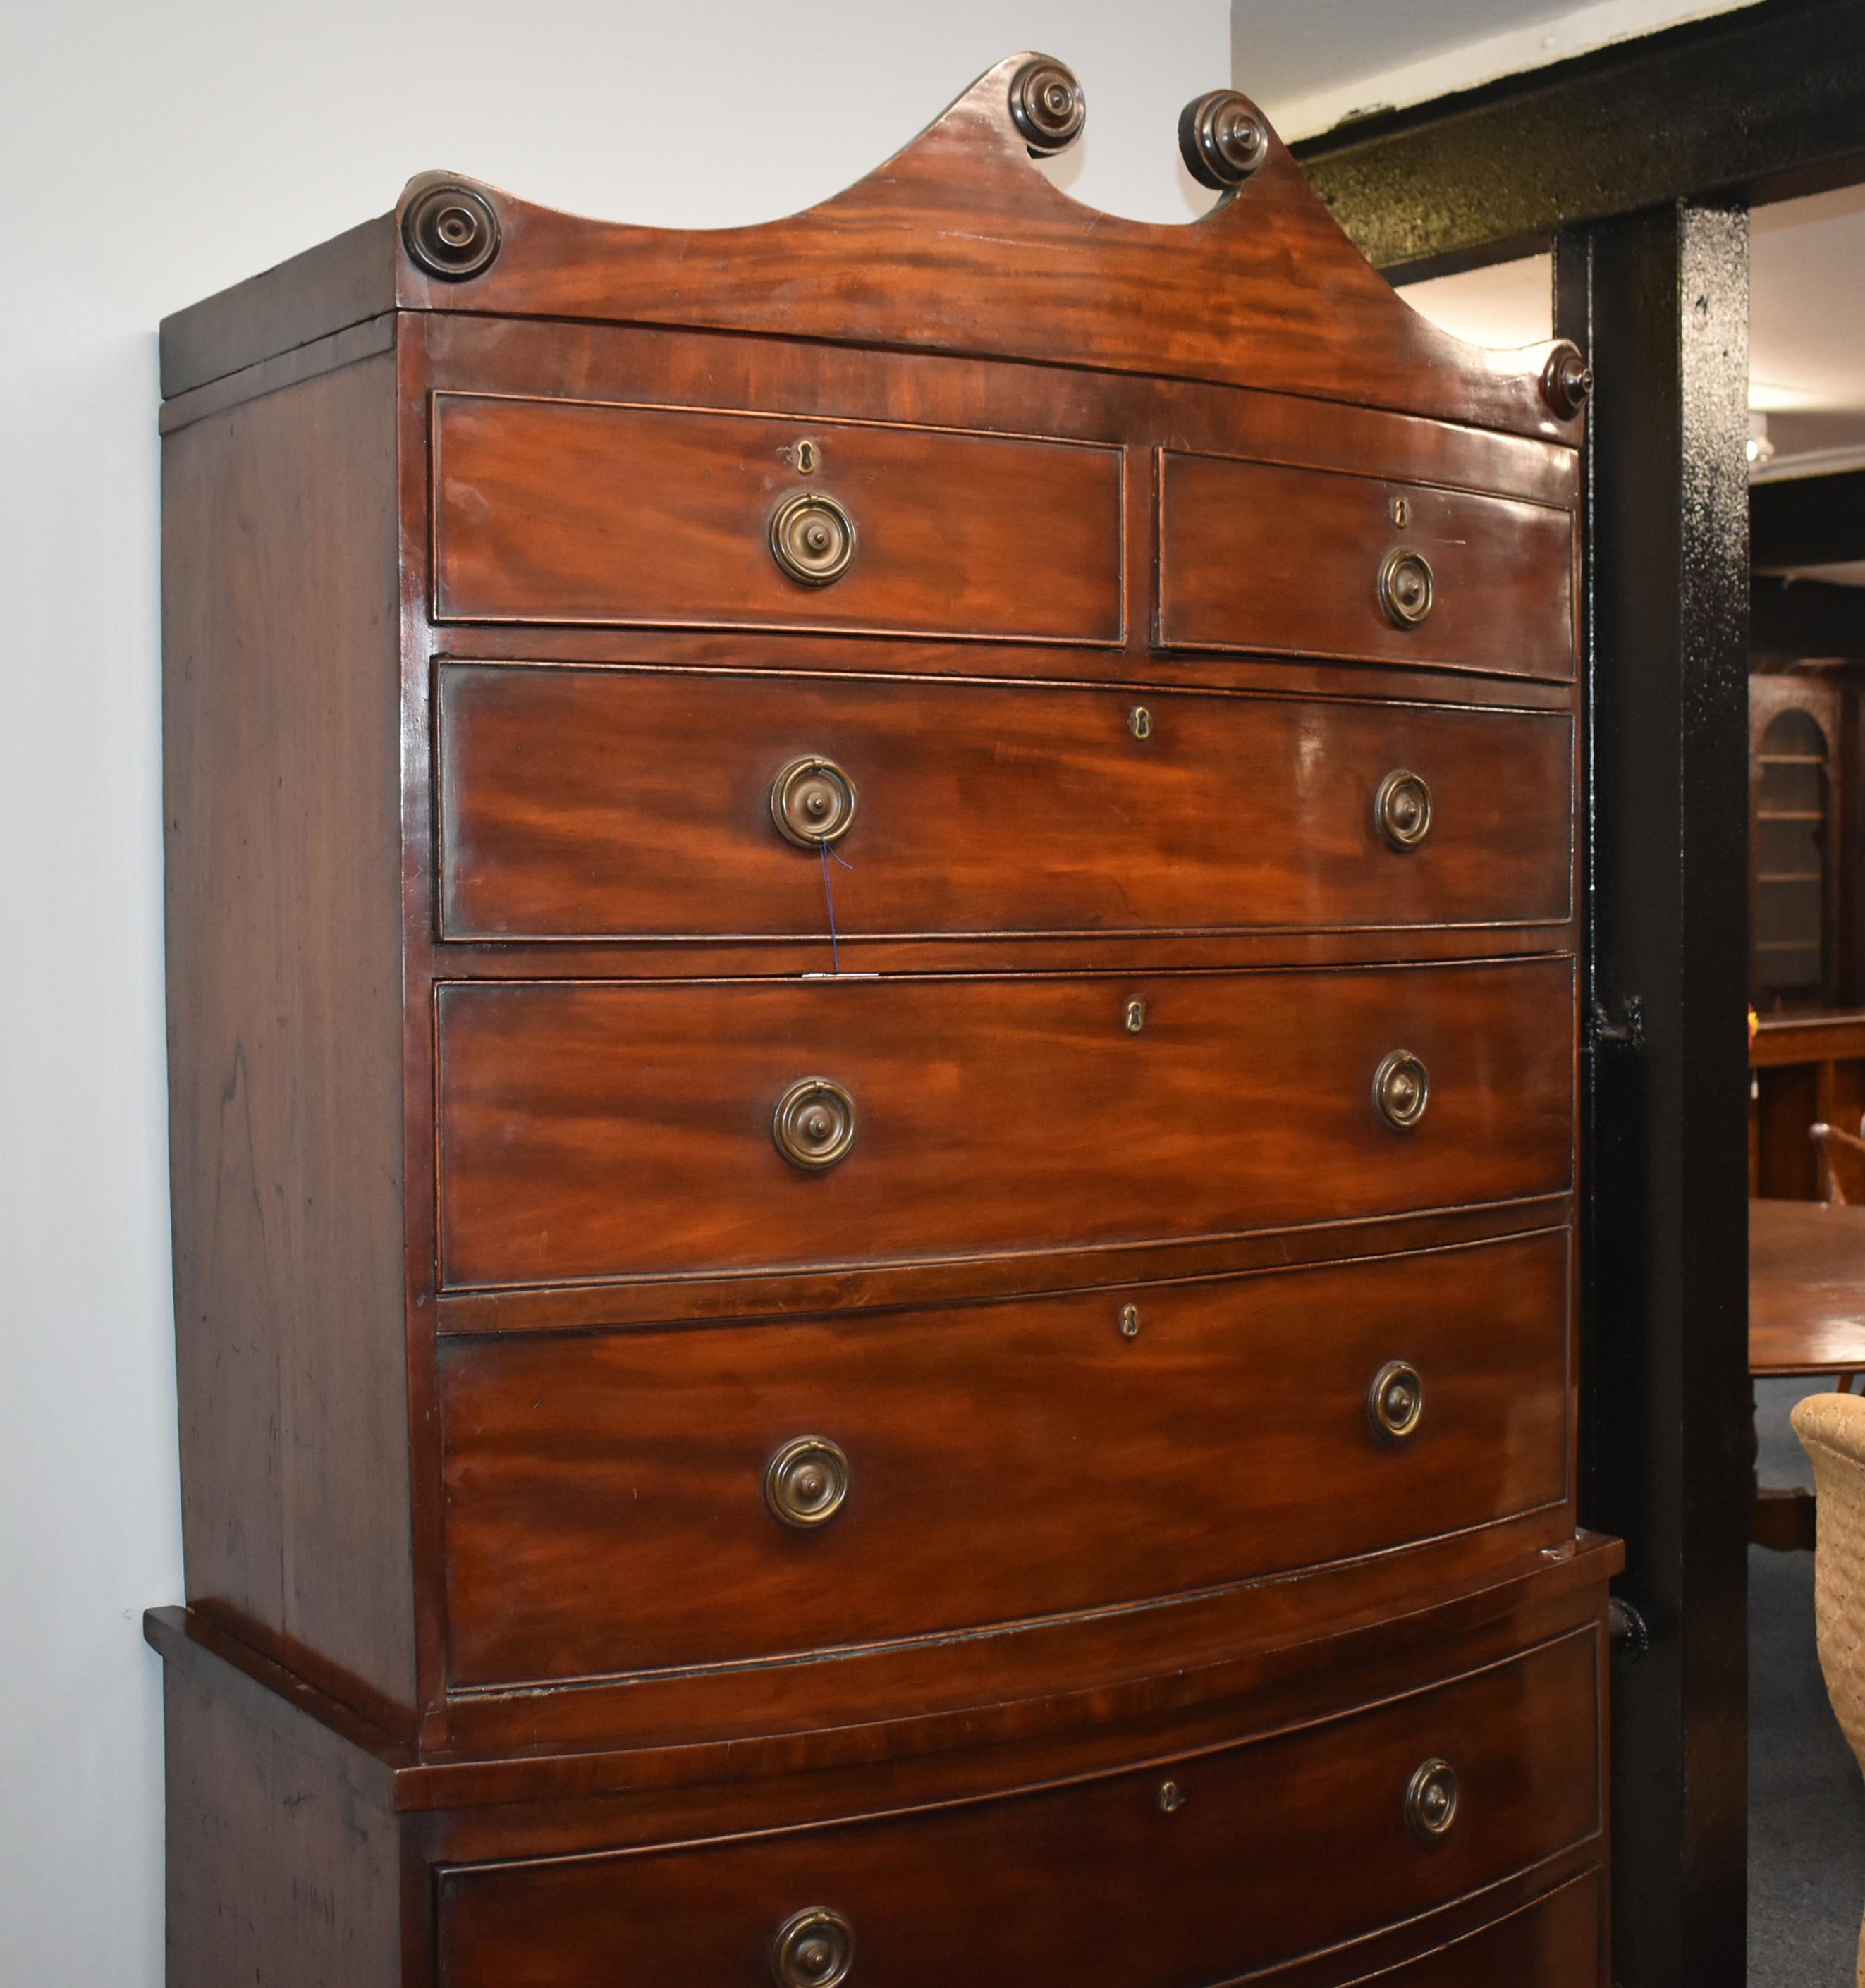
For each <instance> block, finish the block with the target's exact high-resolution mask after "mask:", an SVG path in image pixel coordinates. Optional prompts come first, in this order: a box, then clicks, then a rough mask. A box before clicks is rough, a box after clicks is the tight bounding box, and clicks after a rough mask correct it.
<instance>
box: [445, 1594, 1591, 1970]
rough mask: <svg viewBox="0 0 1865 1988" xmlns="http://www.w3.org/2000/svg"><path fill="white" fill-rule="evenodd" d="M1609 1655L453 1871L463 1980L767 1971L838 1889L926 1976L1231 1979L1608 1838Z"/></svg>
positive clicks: (857, 1929) (451, 1962) (862, 1946)
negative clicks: (981, 1786)
mask: <svg viewBox="0 0 1865 1988" xmlns="http://www.w3.org/2000/svg"><path fill="white" fill-rule="evenodd" d="M1598 1662H1599V1658H1598V1645H1597V1640H1596V1637H1595V1636H1594V1635H1593V1634H1592V1633H1590V1632H1587V1631H1580V1632H1578V1633H1576V1634H1574V1635H1569V1636H1568V1637H1565V1638H1562V1639H1561V1640H1560V1641H1556V1642H1553V1643H1551V1644H1547V1645H1543V1646H1542V1648H1538V1649H1536V1650H1533V1651H1531V1652H1528V1653H1527V1654H1526V1655H1523V1656H1521V1657H1518V1658H1515V1660H1513V1661H1512V1662H1507V1663H1503V1664H1500V1665H1495V1666H1493V1667H1491V1668H1486V1669H1483V1670H1480V1671H1477V1672H1474V1674H1472V1675H1467V1676H1464V1677H1460V1678H1457V1679H1454V1680H1453V1681H1451V1682H1447V1683H1445V1684H1444V1685H1440V1686H1438V1687H1437V1689H1432V1690H1427V1691H1424V1692H1420V1693H1418V1694H1417V1695H1415V1696H1406V1697H1402V1698H1400V1699H1394V1700H1392V1701H1389V1702H1386V1703H1385V1704H1383V1705H1379V1706H1373V1707H1370V1708H1369V1709H1366V1710H1363V1711H1356V1712H1349V1713H1346V1714H1345V1715H1343V1716H1340V1717H1338V1718H1335V1719H1329V1720H1325V1721H1323V1722H1321V1723H1316V1724H1314V1725H1312V1726H1304V1727H1301V1728H1298V1729H1295V1730H1294V1731H1290V1732H1285V1733H1281V1734H1278V1735H1276V1736H1273V1737H1266V1738H1264V1739H1259V1740H1257V1741H1256V1742H1255V1743H1253V1744H1251V1745H1247V1746H1241V1747H1227V1748H1220V1749H1216V1750H1212V1751H1210V1752H1202V1753H1185V1754H1181V1755H1176V1756H1175V1755H1169V1756H1165V1757H1163V1758H1161V1759H1159V1760H1156V1761H1155V1762H1153V1763H1149V1764H1148V1765H1146V1767H1141V1768H1139V1769H1137V1770H1133V1771H1131V1772H1129V1773H1124V1774H1115V1775H1112V1776H1108V1777H1095V1778H1092V1779H1089V1780H1084V1781H1081V1782H1078V1783H1075V1784H1072V1785H1068V1784H1065V1785H1063V1786H1061V1787H1056V1788H1054V1789H1051V1790H1046V1791H1044V1792H1041V1793H1037V1794H1028V1795H1024V1796H1022V1797H1017V1798H1016V1799H1014V1800H1007V1801H1003V1802H997V1803H989V1802H987V1803H977V1804H963V1805H960V1806H955V1807H947V1808H943V1809H940V1810H931V1811H928V1812H924V1813H921V1814H905V1815H898V1816H891V1817H881V1818H876V1819H875V1820H874V1821H868V1822H865V1823H863V1824H861V1825H859V1826H858V1827H851V1828H846V1829H841V1830H812V1831H802V1832H796V1833H781V1832H773V1833H772V1834H769V1835H767V1836H763V1837H761V1838H756V1839H754V1840H753V1841H749V1842H732V1843H723V1844H694V1845H692V1846H689V1847H685V1848H681V1849H679V1850H678V1851H672V1852H671V1853H669V1854H664V1855H659V1856H629V1857H624V1858H582V1859H577V1860H575V1861H569V1862H565V1863H560V1864H556V1865H548V1866H536V1865H533V1866H531V1867H529V1868H526V1867H524V1866H522V1865H521V1866H516V1867H513V1868H508V1869H506V1870H503V1871H463V1872H460V1873H458V1874H449V1875H448V1876H447V1878H445V1879H444V1880H443V1881H442V1892H441V1898H440V1908H439V1920H440V1948H441V1978H442V1981H443V1982H444V1983H446V1984H447V1988H482V1984H483V1985H484V1988H493V1984H496V1983H503V1982H507V1981H511V1980H523V1981H525V1982H527V1983H537V1984H539V1988H601V1985H602V1984H611V1983H613V1984H618V1985H619V1988H649V1984H650V1983H655V1982H657V1981H658V1980H662V1978H664V1971H665V1957H666V1956H668V1954H670V1953H675V1954H678V1955H679V1956H681V1962H680V1964H681V1966H682V1967H683V1968H685V1969H691V1971H692V1976H693V1978H695V1979H699V1980H718V1981H745V1982H751V1981H754V1980H756V1979H757V1972H756V1970H757V1968H758V1965H759V1963H760V1962H761V1961H762V1960H763V1956H764V1955H765V1954H766V1953H767V1951H768V1950H769V1949H770V1945H771V1942H772V1938H773V1935H774V1934H775V1933H776V1932H777V1930H778V1929H779V1928H780V1926H782V1925H784V1922H785V1921H786V1920H787V1919H788V1918H789V1917H790V1915H791V1914H792V1913H793V1912H796V1911H797V1909H800V1908H807V1907H811V1906H817V1907H828V1908H829V1909H832V1910H833V1911H834V1912H836V1913H837V1914H838V1915H841V1917H842V1918H843V1919H845V1920H846V1921H847V1922H848V1924H849V1925H850V1926H851V1928H852V1929H853V1933H854V1938H855V1944H856V1947H857V1950H858V1952H859V1953H860V1955H861V1966H862V1968H863V1969H864V1971H865V1972H870V1973H872V1976H873V1977H874V1978H875V1980H882V1981H886V1982H888V1983H900V1984H902V1988H935V1984H944V1983H949V1982H951V1981H952V1980H954V1979H955V1978H957V1977H959V1976H963V1978H964V1979H965V1980H968V1981H973V1982H976V1983H978V1984H980V1988H1027V1984H1031V1983H1058V1984H1061V1983H1075V1982H1082V1981H1088V1980H1095V1981H1119V1982H1121V1983H1126V1984H1131V1988H1179V1985H1180V1984H1181V1983H1187V1982H1190V1983H1212V1984H1216V1983H1223V1982H1227V1981H1230V1980H1234V1978H1235V1977H1237V1976H1239V1975H1241V1974H1243V1973H1245V1972H1247V1971H1251V1970H1254V1969H1257V1968H1261V1967H1264V1966H1273V1965H1274V1964H1276V1963H1279V1962H1283V1961H1288V1960H1292V1959H1296V1958H1297V1957H1298V1956H1301V1955H1303V1954H1305V1953H1308V1952H1313V1951H1315V1950H1318V1949H1326V1948H1329V1947H1332V1946H1337V1945H1339V1944H1340V1943H1342V1942H1345V1941H1349V1940H1352V1939H1356V1938H1358V1937H1360V1936H1364V1935H1365V1934H1367V1933H1369V1932H1373V1930H1374V1929H1376V1928H1378V1927H1379V1926H1380V1925H1384V1924H1386V1923H1387V1922H1390V1921H1392V1920H1393V1919H1398V1918H1400V1917H1401V1916H1403V1915H1406V1914H1408V1913H1416V1912H1420V1911H1429V1910H1430V1909H1433V1908H1434V1907H1437V1906H1440V1905H1444V1904H1447V1903H1448V1902H1450V1901H1451V1900H1453V1899H1456V1898H1462V1897H1464V1896H1467V1895H1470V1894H1471V1893H1473V1892H1478V1891H1481V1889H1483V1888H1485V1887H1487V1886H1488V1885H1494V1884H1496V1883H1497V1882H1498V1881H1501V1879H1503V1878H1506V1877H1508V1876H1509V1875H1511V1874H1512V1873H1514V1872H1515V1871H1520V1870H1522V1869H1525V1868H1533V1867H1535V1865H1541V1864H1544V1863H1546V1862H1548V1861H1550V1860H1552V1858H1555V1857H1557V1856H1558V1855H1559V1854H1561V1853H1562V1851H1566V1850H1568V1849H1569V1848H1572V1846H1573V1845H1575V1844H1578V1843H1581V1842H1583V1841H1587V1840H1588V1839H1589V1838H1595V1837H1596V1836H1597V1834H1598V1833H1599V1827H1600V1813H1601V1810H1600V1787H1599V1773H1598V1762H1597V1759H1596V1756H1595V1755H1594V1753H1593V1750H1592V1749H1591V1747H1590V1746H1586V1747H1585V1748H1584V1749H1583V1751H1582V1755H1581V1756H1580V1757H1578V1758H1577V1757H1576V1753H1575V1750H1574V1744H1573V1740H1574V1736H1575V1735H1576V1734H1580V1735H1587V1734H1590V1733H1592V1732H1593V1730H1594V1729H1595V1727H1596V1722H1597V1717H1598V1711H1599V1707H1598V1704H1597V1699H1596V1692H1597V1689H1598ZM1434 1760H1441V1761H1444V1762H1447V1763H1450V1767H1451V1769H1452V1771H1453V1772H1454V1775H1455V1777H1456V1780H1457V1788H1458V1794H1457V1813H1456V1814H1455V1817H1454V1820H1453V1821H1452V1822H1451V1823H1450V1826H1449V1827H1448V1828H1447V1829H1446V1830H1445V1831H1444V1834H1442V1835H1441V1836H1440V1837H1436V1838H1433V1837H1429V1836H1427V1835H1426V1834H1423V1832H1422V1831H1421V1830H1420V1829H1419V1828H1418V1827H1414V1826H1408V1821H1407V1801H1406V1794H1407V1788H1408V1784H1409V1783H1410V1782H1411V1781H1412V1780H1413V1777H1414V1776H1415V1775H1416V1774H1417V1773H1418V1771H1419V1770H1420V1768H1421V1767H1423V1766H1424V1765H1425V1764H1426V1763H1429V1762H1431V1761H1434ZM1322 1871H1327V1872H1329V1873H1330V1874H1331V1875H1330V1876H1329V1878H1328V1879H1327V1880H1325V1881H1322V1882H1317V1881H1316V1878H1317V1875H1318V1873H1319V1872H1322ZM1349 1873H1351V1881H1345V1878H1346V1876H1347V1874H1349ZM1240 1874H1247V1875H1246V1876H1245V1877H1244V1881H1242V1882H1239V1881H1238V1878H1239V1875H1240ZM1218 1900H1222V1901H1223V1903H1222V1905H1221V1906H1220V1908H1219V1909H1213V1904H1214V1902H1216V1901H1218Z"/></svg>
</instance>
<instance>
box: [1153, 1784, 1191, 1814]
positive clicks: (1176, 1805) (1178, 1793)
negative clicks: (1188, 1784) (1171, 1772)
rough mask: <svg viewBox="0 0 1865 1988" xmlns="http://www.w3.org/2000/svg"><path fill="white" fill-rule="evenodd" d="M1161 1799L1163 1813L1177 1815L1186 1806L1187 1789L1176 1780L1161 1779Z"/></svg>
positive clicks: (1160, 1805)
mask: <svg viewBox="0 0 1865 1988" xmlns="http://www.w3.org/2000/svg"><path fill="white" fill-rule="evenodd" d="M1184 1806H1185V1791H1184V1790H1183V1789H1182V1788H1181V1787H1180V1786H1179V1784H1178V1783H1177V1782H1176V1781H1161V1782H1160V1783H1159V1813H1160V1814H1161V1815H1176V1814H1178V1812H1179V1811H1180V1809H1182V1808H1183V1807H1184Z"/></svg>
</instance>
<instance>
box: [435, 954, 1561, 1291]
mask: <svg viewBox="0 0 1865 1988" xmlns="http://www.w3.org/2000/svg"><path fill="white" fill-rule="evenodd" d="M1134 1000H1141V1001H1144V1002H1146V1003H1147V1004H1148V1006H1147V1019H1146V1024H1145V1027H1144V1029H1143V1030H1142V1033H1139V1034H1138V1035H1134V1034H1131V1033H1129V1032H1128V1030H1127V1028H1126V1026H1125V1013H1126V1009H1127V1006H1128V1004H1129V1002H1132V1001H1134ZM1572 1001H1573V981H1572V962H1570V961H1568V960H1566V959H1552V960H1541V961H1533V962H1511V963H1509V964H1508V965H1472V966H1464V967H1432V968H1415V969H1396V970H1393V971H1389V972H1342V973H1335V974H1296V973H1291V974H1264V975H1174V974H1170V973H1156V974H1153V975H1135V976H1122V977H1120V978H1119V979H1105V980H1103V979H1096V978H1091V977H1058V978H1056V979H1037V978H1031V979H1009V978H1006V979H983V978H980V979H972V980H962V981H951V982H946V981H941V980H939V979H913V980H908V979H899V980H888V981H874V980H853V979H846V978H843V979H822V980H820V981H817V982H814V983H812V984H810V985H807V986H797V985H795V984H783V983H776V984H773V983H768V982H764V983H758V982H753V983H703V984H694V985H690V986H685V987H682V988H677V989H668V988H658V989H657V988H654V987H648V986H631V985H628V984H625V983H624V984H620V985H606V986H604V985H594V986H572V985H564V984H550V983H546V984H538V985H529V986H498V985H494V984H490V983H480V984H477V985H459V986H450V987H447V988H445V989H442V992H441V995H440V999H439V1018H438V1028H439V1036H440V1057H441V1069H440V1090H439V1096H440V1107H439V1109H440V1138H441V1158H440V1167H441V1264H442V1282H443V1283H445V1284H448V1285H451V1286H456V1287H457V1286H467V1285H485V1284H499V1283H511V1284H516V1283H526V1282H533V1281H538V1280H574V1279H590V1278H601V1277H619V1276H673V1275H679V1274H689V1275H690V1274H692V1273H722V1272H725V1273H729V1272H737V1271H745V1270H759V1269H763V1268H768V1267H773V1266H794V1267H802V1266H829V1265H838V1264H852V1263H875V1262H887V1261H889V1260H893V1261H901V1260H909V1261H910V1260H914V1259H921V1258H938V1257H942V1256H962V1255H967V1254H974V1255H975V1254H979V1253H990V1252H996V1251H1008V1252H1017V1251H1021V1250H1031V1249H1055V1248H1058V1247H1063V1246H1071V1245H1074V1246H1080V1245H1083V1244H1087V1243H1091V1242H1125V1241H1139V1240H1142V1239H1149V1238H1153V1237H1161V1236H1198V1235H1204V1234H1208V1235H1221V1234H1225V1233H1228V1232H1232V1231H1235V1230H1240V1229H1251V1228H1256V1227H1264V1226H1273V1225H1276V1224H1279V1223H1286V1222H1318V1221H1326V1220H1329V1219H1339V1218H1341V1217H1344V1216H1347V1215H1361V1214H1366V1213H1386V1212H1400V1211H1402V1210H1406V1209H1429V1208H1440V1207H1447V1206H1450V1205H1454V1204H1457V1203H1461V1202H1483V1201H1494V1200H1505V1199H1511V1198H1514V1197H1516V1196H1519V1195H1531V1194H1537V1193H1550V1192H1557V1191H1559V1189H1561V1188H1564V1187H1565V1185H1567V1183H1568V1180H1569V1174H1570V1168H1571V1154H1572V1035H1571V1033H1570V1031H1571V1027H1572V1022H1571V1017H1572ZM1400 1048H1403V1049H1407V1050H1412V1051H1413V1052H1414V1053H1417V1055H1418V1056H1420V1057H1422V1058H1423V1060H1424V1061H1425V1063H1426V1065H1427V1068H1428V1069H1429V1070H1430V1073H1431V1082H1432V1094H1431V1100H1430V1107H1429V1108H1428V1110H1427V1113H1426V1115H1425V1118H1424V1121H1423V1123H1422V1124H1420V1125H1419V1126H1418V1127H1417V1128H1415V1129H1414V1130H1413V1131H1410V1132H1395V1131H1393V1130H1391V1129H1390V1128H1389V1127H1387V1126H1386V1124H1383V1122H1382V1121H1380V1119H1379V1117H1377V1115H1376V1113H1375V1111H1374V1109H1373V1101H1372V1084H1373V1073H1374V1070H1375V1068H1376V1066H1377V1065H1378V1064H1379V1061H1380V1060H1381V1059H1382V1058H1383V1057H1384V1056H1386V1054H1387V1053H1388V1052H1389V1051H1391V1050H1396V1049H1400ZM815 1076H825V1077H830V1078H832V1079H833V1080H835V1081H837V1082H838V1083H841V1084H844V1086H846V1087H848V1090H850V1091H851V1094H852V1095H853V1097H854V1098H855V1104H856V1110H857V1113H858V1119H859V1124H858V1131H857V1135H856V1141H855V1146H854V1148H853V1150H852V1151H851V1154H850V1155H849V1157H848V1158H847V1159H846V1160H844V1161H843V1162H842V1163H841V1165H839V1166H838V1167H836V1168H834V1169H833V1170H832V1171H829V1172H828V1173H824V1174H816V1175H806V1174H804V1173H802V1172H800V1171H797V1169H796V1168H794V1167H792V1166H790V1165H788V1164H787V1163H786V1161H784V1159H783V1158H781V1157H780V1155H779V1154H778V1153H777V1150H776V1148H775V1145H774V1144H773V1139H772V1136H771V1115H772V1112H773V1108H774V1107H775V1106H776V1104H777V1100H778V1098H779V1097H780V1095H781V1094H783V1092H784V1090H785V1088H786V1087H787V1086H788V1085H789V1084H792V1083H793V1082H794V1081H796V1080H799V1079H801V1078H804V1077H815Z"/></svg>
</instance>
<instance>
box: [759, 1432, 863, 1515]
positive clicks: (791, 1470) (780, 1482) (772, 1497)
mask: <svg viewBox="0 0 1865 1988" xmlns="http://www.w3.org/2000/svg"><path fill="white" fill-rule="evenodd" d="M847 1496H848V1452H847V1451H846V1450H844V1449H843V1448H842V1446H841V1444H840V1443H838V1442H830V1440H829V1439H828V1437H827V1436H826V1435H799V1436H794V1437H792V1438H791V1439H790V1441H789V1442H787V1443H786V1444H785V1445H784V1447H783V1448H782V1449H780V1450H779V1451H778V1452H777V1455H775V1456H773V1458H772V1459H770V1463H769V1465H768V1466H767V1467H766V1469H765V1472H764V1503H766V1504H767V1505H768V1506H770V1516H772V1517H773V1519H777V1520H781V1521H782V1522H783V1523H784V1524H785V1525H787V1526H806V1527H807V1526H826V1525H827V1524H828V1523H829V1521H830V1520H831V1519H832V1518H834V1516H835V1515H836V1513H838V1512H839V1511H840V1510H841V1508H842V1501H843V1500H844V1499H845V1498H846V1497H847Z"/></svg>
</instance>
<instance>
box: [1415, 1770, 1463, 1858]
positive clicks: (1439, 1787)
mask: <svg viewBox="0 0 1865 1988" xmlns="http://www.w3.org/2000/svg"><path fill="white" fill-rule="evenodd" d="M1405 1819H1406V1823H1407V1824H1409V1825H1410V1828H1411V1831H1412V1833H1413V1835H1415V1836H1416V1837H1417V1838H1419V1840H1420V1841H1421V1842H1424V1843H1435V1842H1437V1841H1438V1839H1439V1838H1440V1837H1442V1836H1443V1834H1444V1832H1445V1831H1446V1830H1447V1829H1448V1828H1449V1827H1450V1825H1451V1824H1453V1823H1454V1822H1455V1821H1457V1770H1456V1769H1455V1768H1454V1767H1452V1766H1451V1764H1450V1762H1449V1761H1448V1760H1427V1761H1426V1762H1425V1763H1424V1764H1423V1766H1422V1767H1420V1768H1419V1770H1418V1771H1417V1773H1415V1774H1413V1777H1412V1778H1411V1781H1410V1784H1409V1785H1408V1786H1407V1787H1406V1791H1405Z"/></svg>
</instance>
